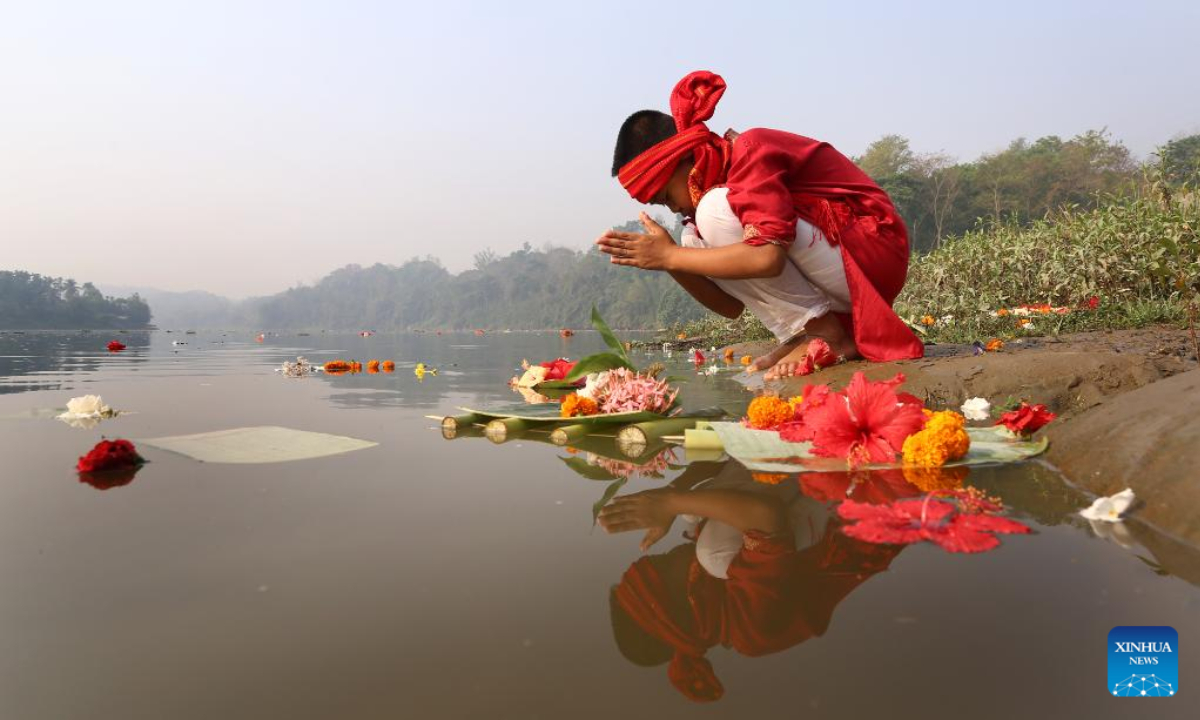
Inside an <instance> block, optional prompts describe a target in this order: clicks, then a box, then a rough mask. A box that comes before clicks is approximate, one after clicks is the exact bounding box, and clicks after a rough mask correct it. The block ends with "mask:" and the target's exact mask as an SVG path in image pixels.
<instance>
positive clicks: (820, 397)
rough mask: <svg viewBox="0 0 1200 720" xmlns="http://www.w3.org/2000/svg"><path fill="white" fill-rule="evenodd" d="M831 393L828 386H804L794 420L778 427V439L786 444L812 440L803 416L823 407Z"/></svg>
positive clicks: (809, 427)
mask: <svg viewBox="0 0 1200 720" xmlns="http://www.w3.org/2000/svg"><path fill="white" fill-rule="evenodd" d="M831 394H833V391H832V390H830V389H829V386H828V385H805V386H804V391H803V392H802V393H800V397H801V398H803V401H802V402H801V403H800V404H799V405H798V406H797V407H796V419H795V420H793V421H792V422H787V423H783V424H782V425H780V426H779V437H780V438H781V439H783V440H787V441H788V442H808V441H809V440H812V439H813V429H812V426H811V425H809V424H808V423H807V422H805V420H804V417H805V414H806V413H807V412H808V411H809V410H811V409H813V408H815V407H819V406H821V405H823V404H824V403H825V402H826V401H827V400H828V399H829V396H830V395H831Z"/></svg>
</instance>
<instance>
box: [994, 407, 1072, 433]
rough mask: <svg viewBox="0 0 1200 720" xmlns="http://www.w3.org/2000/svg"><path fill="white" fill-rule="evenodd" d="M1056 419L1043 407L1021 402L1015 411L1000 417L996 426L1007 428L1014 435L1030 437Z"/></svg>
mask: <svg viewBox="0 0 1200 720" xmlns="http://www.w3.org/2000/svg"><path fill="white" fill-rule="evenodd" d="M1056 417H1058V416H1057V415H1055V414H1054V413H1052V412H1050V411H1049V410H1047V409H1046V406H1045V405H1030V404H1029V403H1024V402H1023V403H1021V407H1019V408H1017V409H1016V410H1010V411H1009V412H1006V413H1004V414H1003V415H1001V416H1000V419H999V420H998V421H997V422H996V424H997V425H1003V426H1004V427H1006V428H1008V429H1009V430H1010V431H1012V433H1013V434H1014V435H1021V436H1026V435H1032V434H1034V433H1035V432H1037V431H1038V430H1040V429H1042V428H1043V427H1045V426H1046V425H1048V424H1050V421H1051V420H1053V419H1054V418H1056Z"/></svg>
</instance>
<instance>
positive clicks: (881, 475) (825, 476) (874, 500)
mask: <svg viewBox="0 0 1200 720" xmlns="http://www.w3.org/2000/svg"><path fill="white" fill-rule="evenodd" d="M800 491H801V492H803V493H804V494H805V495H807V496H809V497H810V498H812V499H814V500H817V501H818V502H841V501H843V500H857V501H858V502H861V503H868V504H871V505H879V504H886V503H890V502H892V501H893V500H898V499H900V498H911V497H917V496H919V495H922V494H923V493H922V491H921V490H920V488H917V487H914V486H913V485H911V484H910V483H909V482H908V481H907V480H906V479H905V477H904V472H903V471H902V470H895V469H893V470H859V471H856V472H806V473H801V474H800Z"/></svg>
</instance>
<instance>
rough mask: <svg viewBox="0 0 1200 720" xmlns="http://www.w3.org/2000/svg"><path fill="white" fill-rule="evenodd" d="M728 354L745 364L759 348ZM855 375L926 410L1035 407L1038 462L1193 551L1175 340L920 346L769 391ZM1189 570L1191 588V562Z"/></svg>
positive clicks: (1198, 487) (1199, 571)
mask: <svg viewBox="0 0 1200 720" xmlns="http://www.w3.org/2000/svg"><path fill="white" fill-rule="evenodd" d="M732 347H733V348H734V352H735V354H737V355H742V354H752V355H753V354H761V353H762V352H764V351H765V350H766V349H768V348H769V345H768V344H765V343H741V344H738V345H734V346H732ZM859 370H862V371H864V372H865V373H866V374H867V376H868V377H869V378H871V379H876V380H878V379H883V378H887V377H891V376H892V375H894V374H895V373H897V372H901V373H904V375H905V377H906V378H907V380H906V382H905V386H904V387H905V389H906V390H907V391H909V392H911V393H913V394H914V395H916V396H917V397H920V398H922V399H923V400H925V402H926V404H928V405H929V406H931V407H948V408H957V407H958V406H959V405H960V404H961V403H962V402H963V400H965V399H966V398H970V397H984V398H987V399H988V400H989V401H991V402H992V404H993V405H1004V404H1007V403H1009V402H1013V401H1017V400H1026V401H1028V402H1031V403H1044V404H1045V405H1047V406H1048V407H1049V408H1050V409H1051V410H1052V411H1054V412H1055V413H1058V415H1059V419H1058V420H1057V421H1056V422H1055V423H1053V424H1052V425H1051V426H1050V427H1049V428H1048V429H1047V432H1048V433H1049V437H1050V442H1051V445H1050V452H1049V454H1048V455H1047V457H1046V461H1047V462H1049V463H1051V464H1052V465H1054V466H1055V467H1056V468H1057V469H1059V470H1060V471H1062V472H1063V474H1064V475H1065V476H1066V477H1067V478H1068V479H1069V480H1071V481H1072V482H1073V483H1075V484H1077V485H1079V486H1080V487H1082V488H1084V489H1086V490H1088V491H1089V492H1092V493H1095V494H1097V495H1108V494H1111V493H1114V492H1117V491H1119V490H1122V489H1123V488H1125V487H1130V488H1133V490H1134V492H1135V493H1136V494H1137V496H1138V498H1139V501H1140V503H1139V507H1138V508H1137V509H1136V511H1135V517H1136V520H1137V522H1144V523H1147V524H1148V525H1151V526H1153V527H1154V528H1156V529H1158V530H1160V531H1162V532H1163V533H1166V534H1167V535H1169V536H1170V537H1172V538H1174V539H1176V540H1180V541H1183V542H1184V543H1187V544H1188V545H1191V546H1192V547H1193V548H1195V549H1200V470H1198V469H1197V468H1200V413H1197V412H1196V408H1198V407H1200V371H1198V370H1197V363H1196V361H1195V359H1194V358H1193V356H1192V353H1191V340H1190V337H1189V335H1188V332H1187V331H1186V330H1180V329H1178V328H1175V327H1169V326H1158V327H1149V328H1140V329H1134V330H1112V331H1096V332H1087V333H1078V334H1072V335H1063V336H1059V337H1057V338H1026V339H1021V340H1014V341H1012V342H1009V343H1006V344H1005V346H1004V348H1003V349H1002V350H1000V351H999V352H988V353H985V354H983V355H975V354H974V349H973V347H972V346H971V345H930V346H927V348H926V357H925V358H922V359H920V360H907V361H902V362H893V363H879V364H871V363H865V362H861V361H859V362H852V363H846V364H844V365H839V366H836V367H832V368H828V369H826V370H823V371H820V372H818V373H817V374H815V375H812V376H809V377H806V378H792V379H788V380H786V381H782V382H776V383H772V385H771V387H772V388H773V389H775V390H776V391H777V392H779V394H781V395H784V396H789V395H796V394H800V392H801V390H802V389H803V387H804V385H805V384H807V383H811V382H823V383H824V382H827V383H831V384H834V385H841V384H844V383H845V382H846V381H847V380H849V378H850V376H851V375H852V374H854V373H855V372H857V371H859ZM1195 571H1196V576H1197V577H1198V578H1200V555H1198V556H1197V563H1196V567H1195Z"/></svg>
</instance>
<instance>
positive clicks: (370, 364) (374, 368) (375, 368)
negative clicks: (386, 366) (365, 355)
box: [367, 360, 379, 373]
mask: <svg viewBox="0 0 1200 720" xmlns="http://www.w3.org/2000/svg"><path fill="white" fill-rule="evenodd" d="M367 372H369V373H377V372H379V361H378V360H368V361H367Z"/></svg>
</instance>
